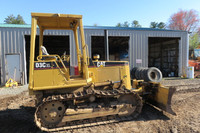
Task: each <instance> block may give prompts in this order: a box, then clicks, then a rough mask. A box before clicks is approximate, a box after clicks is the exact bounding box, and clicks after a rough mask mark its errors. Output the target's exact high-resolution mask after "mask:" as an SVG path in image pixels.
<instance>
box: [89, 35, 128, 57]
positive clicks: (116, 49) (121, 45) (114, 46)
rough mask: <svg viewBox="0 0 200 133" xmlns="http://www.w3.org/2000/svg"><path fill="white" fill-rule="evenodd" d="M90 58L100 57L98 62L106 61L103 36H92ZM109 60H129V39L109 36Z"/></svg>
mask: <svg viewBox="0 0 200 133" xmlns="http://www.w3.org/2000/svg"><path fill="white" fill-rule="evenodd" d="M91 41H92V42H91V44H92V57H93V55H94V54H99V55H100V60H106V59H105V57H106V56H105V54H106V53H107V52H106V49H105V41H104V36H92V37H91ZM108 43H109V44H108V45H109V55H108V56H109V60H111V61H124V60H126V61H128V60H129V57H128V55H129V37H119V36H109V37H108Z"/></svg>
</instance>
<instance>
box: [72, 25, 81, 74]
mask: <svg viewBox="0 0 200 133" xmlns="http://www.w3.org/2000/svg"><path fill="white" fill-rule="evenodd" d="M73 31H74V40H75V43H76V53H77V61H78V71H79V73H81V51H80V49H79V42H78V33H77V27H75V29H74V30H73Z"/></svg>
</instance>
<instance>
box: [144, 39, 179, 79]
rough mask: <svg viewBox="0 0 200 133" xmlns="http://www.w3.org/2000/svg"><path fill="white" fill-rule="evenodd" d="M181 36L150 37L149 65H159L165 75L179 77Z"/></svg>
mask: <svg viewBox="0 0 200 133" xmlns="http://www.w3.org/2000/svg"><path fill="white" fill-rule="evenodd" d="M179 40H180V38H168V37H149V42H148V45H149V54H148V55H149V56H148V66H149V67H157V68H159V69H160V70H161V72H162V74H163V77H178V69H179V64H178V61H179Z"/></svg>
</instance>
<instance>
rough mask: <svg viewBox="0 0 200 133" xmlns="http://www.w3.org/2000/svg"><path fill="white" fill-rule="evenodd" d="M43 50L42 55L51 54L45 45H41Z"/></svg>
mask: <svg viewBox="0 0 200 133" xmlns="http://www.w3.org/2000/svg"><path fill="white" fill-rule="evenodd" d="M41 50H42V55H49V53H48V52H47V49H46V48H45V47H44V46H41Z"/></svg>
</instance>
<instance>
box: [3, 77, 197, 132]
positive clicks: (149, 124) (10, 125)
mask: <svg viewBox="0 0 200 133" xmlns="http://www.w3.org/2000/svg"><path fill="white" fill-rule="evenodd" d="M162 84H163V85H165V86H172V85H173V86H176V88H178V89H177V92H176V93H175V94H174V96H173V98H172V109H173V110H174V112H176V115H171V114H168V113H166V112H163V111H161V110H159V109H156V108H154V107H152V106H149V105H144V107H143V109H142V113H141V114H140V115H139V117H138V118H137V119H136V120H132V121H128V122H120V123H114V124H107V125H101V126H95V127H88V128H82V129H74V130H69V131H67V132H71V133H91V132H94V133H132V132H136V133H139V132H141V133H154V132H155V133H156V132H158V133H163V132H164V133H168V132H169V133H179V132H180V133H191V132H192V133H200V110H199V109H200V104H199V103H200V80H199V79H194V80H189V79H165V80H163V81H162ZM9 92H10V93H9ZM34 112H35V108H34V97H33V96H29V95H28V91H27V86H26V87H19V88H14V89H12V88H1V89H0V133H4V132H5V133H7V132H9V133H12V132H13V133H16V132H19V133H40V132H41V131H40V129H38V128H37V127H36V126H35V123H34Z"/></svg>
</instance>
